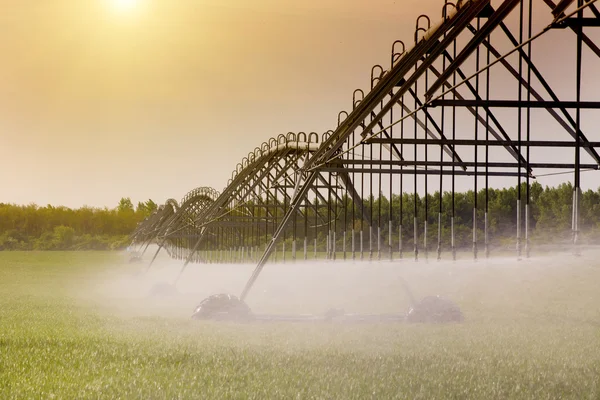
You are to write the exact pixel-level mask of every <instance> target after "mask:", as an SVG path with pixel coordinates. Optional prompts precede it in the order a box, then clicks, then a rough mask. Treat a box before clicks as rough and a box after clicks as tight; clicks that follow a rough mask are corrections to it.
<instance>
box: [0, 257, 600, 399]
mask: <svg viewBox="0 0 600 400" xmlns="http://www.w3.org/2000/svg"><path fill="white" fill-rule="evenodd" d="M598 260H600V258H598V254H597V253H591V252H590V254H587V255H586V254H584V256H583V257H581V258H578V259H575V260H573V259H572V258H570V257H568V256H567V255H563V256H556V257H549V256H540V257H539V258H537V259H533V260H530V261H522V262H521V263H517V262H515V261H513V260H509V259H505V260H502V259H499V260H495V261H493V262H490V263H488V264H486V263H483V262H482V263H478V264H474V263H473V262H472V261H461V262H460V263H456V264H453V263H448V262H445V263H435V262H430V263H428V264H426V263H424V262H423V263H419V264H414V263H409V262H406V263H398V262H397V263H389V262H387V263H383V262H382V263H365V264H355V265H353V264H348V265H346V264H341V263H337V264H333V265H332V264H325V263H323V264H322V265H321V266H317V265H310V266H302V265H301V264H298V265H296V266H290V265H286V266H269V267H267V269H266V270H265V276H264V278H263V277H261V279H259V282H258V283H257V287H256V291H255V292H253V294H252V295H251V296H250V298H249V299H248V303H249V305H250V306H251V307H252V308H253V309H255V308H257V309H259V310H261V311H268V312H286V311H287V312H317V311H319V310H321V311H324V310H326V309H327V308H328V307H334V306H335V307H337V306H343V307H345V308H346V309H347V311H357V312H388V311H393V310H396V311H404V310H405V309H406V307H407V304H408V303H407V299H406V295H405V294H404V292H403V290H402V288H401V285H399V283H398V282H399V280H400V279H401V278H403V279H405V280H406V282H407V283H408V284H409V286H410V287H411V289H412V290H413V291H414V292H415V294H416V295H417V296H419V297H422V296H424V295H427V294H438V293H439V294H443V295H445V296H447V297H450V298H452V299H453V300H454V301H455V302H456V303H458V304H459V305H460V307H461V308H462V310H463V312H464V315H465V318H466V321H465V323H464V324H460V325H444V326H443V325H437V326H433V325H404V324H380V325H376V324H354V325H349V324H345V325H344V324H335V323H334V324H325V323H312V324H300V323H289V324H283V323H262V324H258V323H256V324H252V323H248V324H234V323H213V322H210V323H209V322H201V321H192V320H191V319H190V318H189V315H190V314H191V312H192V311H193V308H194V306H195V303H197V302H199V301H200V300H201V299H202V298H203V297H204V294H210V293H212V292H219V291H220V290H223V289H228V290H229V289H230V288H231V290H234V294H237V293H239V289H241V285H243V282H244V281H245V279H246V278H247V276H248V274H249V271H250V270H251V266H249V267H242V266H229V267H227V266H225V267H219V266H194V267H193V270H191V271H190V272H186V275H185V276H184V277H185V279H183V280H182V281H181V285H178V290H179V291H180V292H181V293H180V294H179V295H176V296H173V297H171V298H164V299H160V298H159V299H157V298H149V297H147V293H148V292H149V290H150V288H151V287H152V285H153V284H154V283H156V282H159V281H161V280H162V281H169V280H171V279H173V277H174V276H176V274H177V270H178V268H179V266H180V264H179V263H174V262H170V261H168V260H164V259H163V260H162V261H161V265H160V266H158V267H156V269H155V270H151V271H150V273H149V274H148V275H142V274H138V275H136V272H139V271H140V270H142V269H143V267H144V265H139V264H137V265H136V264H128V263H127V259H126V256H125V255H123V254H116V253H102V252H98V253H94V252H89V253H88V252H86V253H84V252H79V253H78V252H71V253H61V252H31V253H20V252H4V253H0V398H1V399H13V398H14V399H22V398H24V399H51V398H56V399H88V398H94V399H95V398H103V399H105V398H106V399H116V398H122V399H136V398H139V399H176V398H182V399H188V398H189V399H196V398H215V399H224V398H254V399H271V398H281V399H290V398H301V399H305V398H327V399H329V398H339V399H353V398H356V399H365V398H368V399H371V398H372V399H387V398H411V399H412V398H422V399H433V398H481V399H494V398H496V399H507V398H511V399H519V398H526V399H533V398H535V399H539V398H543V399H546V398H551V399H552V398H572V399H586V398H587V399H597V398H600V290H598V288H599V284H600V261H598ZM219 268H221V269H219ZM224 270H227V273H223V272H222V271H224ZM228 285H229V286H228ZM236 289H237V290H238V291H237V292H235V290H236Z"/></svg>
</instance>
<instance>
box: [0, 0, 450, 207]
mask: <svg viewBox="0 0 600 400" xmlns="http://www.w3.org/2000/svg"><path fill="white" fill-rule="evenodd" d="M115 1H116V0H86V1H81V0H52V1H40V0H19V1H18V2H17V1H14V2H12V1H11V2H7V3H6V4H3V11H2V13H1V14H0V53H1V54H2V62H1V63H0V138H1V145H0V170H2V171H3V190H2V192H1V193H2V194H1V195H0V202H5V203H17V204H29V203H36V204H40V205H46V204H53V205H66V206H69V207H79V206H82V205H89V206H96V207H105V206H107V207H114V206H116V204H117V203H118V201H119V199H120V198H121V197H130V198H131V199H132V200H133V201H134V202H137V201H144V200H147V199H153V200H154V201H156V202H158V203H163V202H164V200H166V199H167V198H170V197H174V198H176V199H180V198H182V197H183V196H184V195H185V193H186V192H188V191H189V190H191V189H193V188H194V187H199V186H212V187H214V188H215V189H217V190H222V189H223V187H224V185H225V184H226V182H227V180H228V179H229V177H230V176H231V172H232V171H233V170H234V168H235V165H236V164H237V163H238V162H239V161H240V160H241V159H242V157H244V156H245V155H247V154H248V152H250V151H251V150H253V149H254V148H255V147H256V146H259V145H260V144H261V143H262V142H263V141H265V140H268V139H269V138H270V137H273V136H277V135H279V134H281V133H287V132H289V131H294V132H298V131H305V132H310V131H316V132H324V131H326V130H328V129H331V128H334V127H335V125H336V121H337V114H338V112H339V111H340V110H343V109H349V108H350V107H351V96H352V92H353V90H354V89H355V88H359V87H360V88H363V89H367V86H368V84H369V74H370V70H371V67H372V66H373V65H374V64H378V63H381V64H385V63H388V62H389V61H388V60H389V57H390V51H391V44H392V42H393V41H394V40H396V39H404V40H408V41H410V40H411V38H412V37H413V32H414V27H415V19H416V17H417V16H418V15H420V14H428V15H431V16H432V19H434V20H436V19H438V18H439V16H441V10H440V9H441V4H443V1H442V0H419V1H413V0H396V1H393V0H370V1H363V0H304V1H302V2H299V1H284V0H254V1H246V0H168V1H167V0H137V5H135V6H133V7H131V8H130V9H124V8H123V9H121V8H119V7H117V6H115V4H114V2H115Z"/></svg>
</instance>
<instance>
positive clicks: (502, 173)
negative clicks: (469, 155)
mask: <svg viewBox="0 0 600 400" xmlns="http://www.w3.org/2000/svg"><path fill="white" fill-rule="evenodd" d="M321 171H329V172H342V171H346V172H349V173H352V172H354V173H359V174H360V173H363V174H393V175H438V176H439V175H456V176H475V175H476V174H475V172H473V171H463V170H456V171H452V170H439V169H393V168H392V169H383V168H335V167H325V168H321ZM477 175H479V176H484V175H487V176H515V177H516V176H519V175H520V176H522V177H526V176H527V173H524V172H522V173H518V172H510V171H490V172H488V173H487V174H485V173H484V172H479V173H478V174H477Z"/></svg>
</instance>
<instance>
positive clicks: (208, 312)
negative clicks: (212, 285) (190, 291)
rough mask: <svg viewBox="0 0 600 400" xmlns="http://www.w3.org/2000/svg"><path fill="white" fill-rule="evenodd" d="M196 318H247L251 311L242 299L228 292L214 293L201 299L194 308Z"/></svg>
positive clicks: (249, 316)
mask: <svg viewBox="0 0 600 400" xmlns="http://www.w3.org/2000/svg"><path fill="white" fill-rule="evenodd" d="M192 318H193V319H198V320H211V319H212V320H249V319H252V311H250V308H249V307H248V306H247V305H246V303H244V302H243V301H242V300H240V299H238V298H237V297H235V296H232V295H230V294H215V295H213V296H210V297H207V298H206V299H204V300H202V302H201V303H200V304H198V307H196V309H195V310H194V314H193V315H192Z"/></svg>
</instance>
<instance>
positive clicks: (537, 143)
mask: <svg viewBox="0 0 600 400" xmlns="http://www.w3.org/2000/svg"><path fill="white" fill-rule="evenodd" d="M375 143H403V144H409V145H410V144H416V145H419V144H425V145H432V146H439V145H442V144H448V145H453V146H507V145H515V146H519V145H520V146H522V147H576V146H577V145H579V147H581V148H588V147H589V148H592V147H600V142H579V143H577V142H575V141H572V142H565V141H558V140H529V141H527V140H522V141H520V142H519V141H518V140H474V139H455V140H452V139H448V140H440V139H381V138H373V139H370V140H368V141H367V142H366V144H375Z"/></svg>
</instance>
